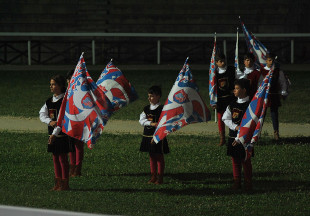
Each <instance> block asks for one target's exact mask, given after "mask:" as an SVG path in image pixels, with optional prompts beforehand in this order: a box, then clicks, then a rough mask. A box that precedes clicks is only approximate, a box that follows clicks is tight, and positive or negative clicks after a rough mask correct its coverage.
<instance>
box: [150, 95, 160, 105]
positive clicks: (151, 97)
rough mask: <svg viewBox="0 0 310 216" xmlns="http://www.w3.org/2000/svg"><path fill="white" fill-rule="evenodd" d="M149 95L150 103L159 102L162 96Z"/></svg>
mask: <svg viewBox="0 0 310 216" xmlns="http://www.w3.org/2000/svg"><path fill="white" fill-rule="evenodd" d="M147 95H148V100H149V102H150V104H153V105H155V104H157V103H158V102H159V99H160V96H159V95H156V94H147Z"/></svg>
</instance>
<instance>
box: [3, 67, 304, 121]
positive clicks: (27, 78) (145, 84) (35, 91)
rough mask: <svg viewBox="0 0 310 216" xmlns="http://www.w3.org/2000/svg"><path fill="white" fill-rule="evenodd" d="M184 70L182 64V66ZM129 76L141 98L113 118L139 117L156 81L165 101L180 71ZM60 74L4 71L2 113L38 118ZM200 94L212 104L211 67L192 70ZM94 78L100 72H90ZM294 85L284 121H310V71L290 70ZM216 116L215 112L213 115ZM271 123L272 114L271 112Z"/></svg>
mask: <svg viewBox="0 0 310 216" xmlns="http://www.w3.org/2000/svg"><path fill="white" fill-rule="evenodd" d="M180 69H181V66H180ZM123 72H124V73H125V76H126V77H127V78H128V79H129V80H130V82H131V83H132V84H133V85H134V87H135V88H136V90H137V92H138V95H139V99H138V100H137V101H135V102H134V103H132V104H130V105H129V106H127V107H125V108H123V109H121V110H119V111H118V112H117V113H116V114H115V115H113V116H112V119H123V120H126V119H128V120H137V119H138V118H139V114H140V113H141V111H142V109H143V107H144V106H145V105H146V104H147V103H148V101H147V89H148V88H149V87H150V86H151V85H154V84H157V85H158V84H160V85H161V86H162V89H163V97H162V99H161V102H162V103H164V102H165V100H166V98H167V96H168V94H169V92H170V89H171V87H172V85H173V83H174V81H175V79H176V77H177V74H178V72H179V71H123ZM56 73H60V74H63V75H65V74H66V72H65V71H61V72H49V71H33V72H32V71H10V72H4V71H2V72H1V80H0V83H1V85H0V91H1V92H3V93H4V94H2V96H1V100H0V107H1V114H0V115H3V116H5V115H8V116H23V117H38V112H39V110H40V108H41V107H42V105H43V104H44V102H45V100H46V99H47V98H48V97H49V96H50V95H51V93H50V91H49V81H50V77H51V76H52V75H54V74H56ZM192 73H193V75H194V77H195V79H196V81H197V84H198V86H199V87H200V93H201V95H202V97H203V98H204V99H205V102H206V103H207V105H208V107H209V108H210V106H209V99H208V69H207V68H206V70H205V71H192ZM90 74H91V76H92V78H93V79H94V80H96V79H97V78H98V77H99V75H100V72H99V71H90ZM287 74H288V75H289V77H290V79H291V81H292V83H293V86H292V88H291V93H290V96H289V97H288V98H287V100H286V101H283V106H282V107H281V108H280V109H279V116H280V117H279V118H280V122H286V123H288V122H292V123H310V111H309V108H308V104H310V97H309V95H308V94H309V92H310V85H309V83H310V76H309V72H287ZM212 118H214V115H212ZM266 121H267V122H270V117H269V115H267V118H266Z"/></svg>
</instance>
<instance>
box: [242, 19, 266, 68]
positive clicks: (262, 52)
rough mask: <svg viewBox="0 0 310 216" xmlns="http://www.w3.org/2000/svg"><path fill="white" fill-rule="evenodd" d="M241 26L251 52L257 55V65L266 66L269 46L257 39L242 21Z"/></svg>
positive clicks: (257, 66)
mask: <svg viewBox="0 0 310 216" xmlns="http://www.w3.org/2000/svg"><path fill="white" fill-rule="evenodd" d="M241 26H242V29H243V33H244V36H245V41H246V44H247V47H248V50H249V52H251V53H253V54H254V56H255V59H256V60H255V67H256V68H260V67H265V66H266V54H267V53H268V50H267V48H266V47H265V46H264V45H263V44H262V43H261V42H260V41H259V40H257V39H256V37H255V36H254V35H253V34H252V33H250V32H248V30H247V29H246V27H245V25H244V23H243V22H242V21H241Z"/></svg>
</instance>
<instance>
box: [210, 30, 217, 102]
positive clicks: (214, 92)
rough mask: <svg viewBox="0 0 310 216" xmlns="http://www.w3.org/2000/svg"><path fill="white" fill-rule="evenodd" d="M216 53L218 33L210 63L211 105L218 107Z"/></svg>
mask: <svg viewBox="0 0 310 216" xmlns="http://www.w3.org/2000/svg"><path fill="white" fill-rule="evenodd" d="M215 53H216V33H215V36H214V46H213V51H212V56H211V61H210V69H209V96H210V104H211V105H216V103H217V87H216V76H215V68H216V67H215Z"/></svg>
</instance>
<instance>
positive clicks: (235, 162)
mask: <svg viewBox="0 0 310 216" xmlns="http://www.w3.org/2000/svg"><path fill="white" fill-rule="evenodd" d="M231 159H232V167H233V175H234V179H241V169H242V167H243V172H244V180H245V181H251V180H252V163H251V158H250V159H248V160H246V161H244V160H243V159H239V158H234V157H232V158H231ZM241 165H242V167H241Z"/></svg>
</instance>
